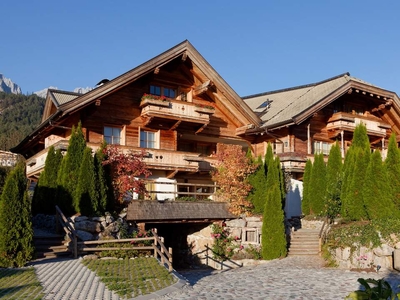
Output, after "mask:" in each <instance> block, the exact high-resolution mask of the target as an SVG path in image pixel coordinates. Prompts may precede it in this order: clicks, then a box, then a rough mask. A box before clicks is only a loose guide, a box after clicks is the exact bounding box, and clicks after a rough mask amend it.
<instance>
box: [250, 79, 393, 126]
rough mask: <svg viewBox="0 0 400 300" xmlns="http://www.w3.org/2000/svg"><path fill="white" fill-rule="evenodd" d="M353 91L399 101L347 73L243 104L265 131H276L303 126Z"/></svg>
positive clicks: (253, 96)
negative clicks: (322, 109) (307, 120)
mask: <svg viewBox="0 0 400 300" xmlns="http://www.w3.org/2000/svg"><path fill="white" fill-rule="evenodd" d="M350 88H363V89H365V90H369V91H371V92H372V91H373V92H375V93H379V94H380V95H382V96H386V97H387V98H391V99H393V98H396V99H398V98H397V95H396V94H395V93H393V92H390V91H387V90H384V89H381V88H379V87H377V86H374V85H372V84H369V83H367V82H365V81H362V80H360V79H357V78H355V77H351V76H350V73H344V74H341V75H338V76H335V77H332V78H329V79H327V80H324V81H320V82H317V83H313V84H307V85H302V86H297V87H293V88H288V89H282V90H277V91H272V92H266V93H261V94H256V95H250V96H246V97H243V100H244V101H245V102H246V103H247V105H249V106H250V107H251V109H253V111H254V112H256V113H257V114H258V115H259V117H260V118H261V120H262V123H263V124H262V126H261V127H262V128H263V129H270V128H271V129H272V128H277V127H281V126H286V125H290V124H299V123H301V122H302V121H304V120H305V119H307V118H308V117H309V116H311V115H312V114H313V113H315V112H316V111H318V110H320V109H321V108H322V107H324V106H326V105H328V104H329V103H331V102H332V101H334V100H336V99H337V98H338V97H340V96H341V95H343V94H345V93H346V92H348V90H349V89H350Z"/></svg>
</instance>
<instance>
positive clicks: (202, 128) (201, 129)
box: [195, 123, 208, 134]
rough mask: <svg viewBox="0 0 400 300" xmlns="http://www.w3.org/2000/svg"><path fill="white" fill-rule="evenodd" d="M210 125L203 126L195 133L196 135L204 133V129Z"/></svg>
mask: <svg viewBox="0 0 400 300" xmlns="http://www.w3.org/2000/svg"><path fill="white" fill-rule="evenodd" d="M207 125H208V123H206V124H204V125H203V126H201V127H200V128H199V129H197V131H196V132H195V134H198V133H200V132H202V131H203V130H204V128H206V127H207Z"/></svg>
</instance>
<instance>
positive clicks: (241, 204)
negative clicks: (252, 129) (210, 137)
mask: <svg viewBox="0 0 400 300" xmlns="http://www.w3.org/2000/svg"><path fill="white" fill-rule="evenodd" d="M217 149H218V151H217V155H216V156H217V162H216V164H215V170H214V171H213V172H212V180H213V181H215V182H216V183H217V185H218V186H219V194H220V197H221V198H222V200H223V201H226V202H228V203H229V208H230V211H231V212H232V213H233V214H235V215H240V214H243V213H247V212H249V211H250V210H251V209H252V204H251V202H250V201H248V200H247V195H248V193H249V192H250V190H251V185H250V183H249V182H248V176H249V174H251V173H252V172H254V170H255V168H256V166H255V165H254V164H252V163H251V160H249V159H248V158H247V157H246V153H245V152H244V151H243V150H242V147H241V146H239V145H226V144H218V147H217Z"/></svg>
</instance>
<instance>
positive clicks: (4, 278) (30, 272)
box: [0, 257, 177, 300]
mask: <svg viewBox="0 0 400 300" xmlns="http://www.w3.org/2000/svg"><path fill="white" fill-rule="evenodd" d="M83 264H84V265H85V266H87V267H88V268H89V269H90V270H92V271H94V272H95V273H96V275H97V276H99V277H100V278H101V281H102V282H104V284H105V285H106V286H107V288H108V289H109V290H112V291H114V292H115V293H117V294H118V295H119V296H120V297H121V298H132V297H136V296H139V295H145V294H150V293H152V292H154V291H157V290H161V289H163V288H165V287H168V286H170V285H172V284H173V283H175V282H176V281H177V279H176V277H174V276H173V275H172V274H171V273H169V272H168V270H167V269H166V268H164V267H163V266H161V265H160V264H159V262H158V260H157V259H155V258H153V257H140V258H135V259H111V260H104V259H96V260H83ZM43 296H44V294H43V288H42V286H41V285H40V283H39V281H38V280H37V277H36V274H35V270H34V268H33V267H28V268H21V269H2V268H0V299H29V300H32V299H35V300H37V299H42V298H43Z"/></svg>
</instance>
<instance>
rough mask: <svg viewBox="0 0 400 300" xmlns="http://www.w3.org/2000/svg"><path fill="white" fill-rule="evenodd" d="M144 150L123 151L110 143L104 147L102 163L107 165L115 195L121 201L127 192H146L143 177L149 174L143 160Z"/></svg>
mask: <svg viewBox="0 0 400 300" xmlns="http://www.w3.org/2000/svg"><path fill="white" fill-rule="evenodd" d="M144 155H145V153H144V152H128V153H123V152H122V151H121V150H120V149H118V148H117V147H115V146H113V145H110V146H107V148H106V149H105V159H104V161H103V165H109V166H110V169H111V177H112V178H113V182H112V185H113V188H114V192H115V197H116V199H117V200H118V201H119V203H122V202H123V200H124V197H126V195H127V193H128V192H130V193H137V194H146V187H145V182H144V181H143V178H147V177H148V176H150V175H151V172H150V171H149V170H148V169H147V166H146V163H145V162H144V161H143V158H144Z"/></svg>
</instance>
